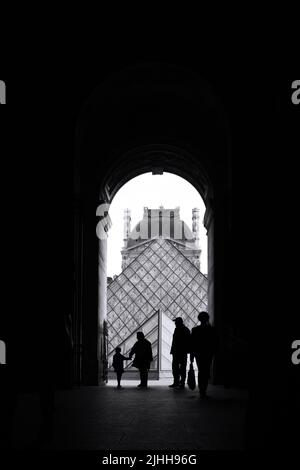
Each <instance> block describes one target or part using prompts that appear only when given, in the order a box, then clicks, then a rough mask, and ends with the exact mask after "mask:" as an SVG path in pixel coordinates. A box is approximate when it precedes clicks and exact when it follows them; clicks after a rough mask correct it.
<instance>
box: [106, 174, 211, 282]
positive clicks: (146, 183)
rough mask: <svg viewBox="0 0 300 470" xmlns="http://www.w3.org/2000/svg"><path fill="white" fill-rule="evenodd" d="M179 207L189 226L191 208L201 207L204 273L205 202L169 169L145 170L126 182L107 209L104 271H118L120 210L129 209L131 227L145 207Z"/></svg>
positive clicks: (193, 189) (116, 272) (205, 257)
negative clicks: (159, 172)
mask: <svg viewBox="0 0 300 470" xmlns="http://www.w3.org/2000/svg"><path fill="white" fill-rule="evenodd" d="M159 206H163V207H164V208H165V209H174V208H175V207H178V206H179V207H180V218H181V220H183V221H184V222H186V223H187V225H188V226H189V228H190V229H192V209H193V208H198V209H200V248H201V250H202V253H201V258H200V262H201V271H202V272H203V273H204V274H206V273H207V235H206V229H205V228H204V226H203V218H204V213H205V205H204V202H203V200H202V198H201V196H200V194H199V193H198V191H197V190H196V189H195V188H194V186H192V185H191V184H190V183H189V182H188V181H186V180H185V179H184V178H181V177H180V176H177V175H173V174H171V173H164V174H163V175H152V173H145V174H143V175H140V176H137V177H136V178H133V179H132V180H130V181H129V182H128V183H126V184H125V185H124V186H122V188H121V189H120V190H119V191H118V192H117V194H116V195H115V197H114V199H113V201H112V203H111V206H110V209H109V215H110V217H111V221H112V226H111V228H110V230H109V234H108V241H107V244H108V246H107V249H108V257H107V258H108V259H107V275H108V276H110V277H112V276H113V275H115V274H120V272H121V262H122V258H121V249H122V247H123V232H124V230H123V227H124V224H123V213H124V209H127V208H128V209H130V210H131V230H132V229H133V228H134V227H135V225H136V224H137V223H138V222H139V221H140V220H141V219H142V218H143V212H144V207H148V208H149V209H158V208H159Z"/></svg>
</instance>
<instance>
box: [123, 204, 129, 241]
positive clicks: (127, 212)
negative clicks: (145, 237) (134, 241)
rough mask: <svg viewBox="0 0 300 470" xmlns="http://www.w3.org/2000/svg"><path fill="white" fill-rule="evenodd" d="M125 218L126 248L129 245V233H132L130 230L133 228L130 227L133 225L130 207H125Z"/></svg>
mask: <svg viewBox="0 0 300 470" xmlns="http://www.w3.org/2000/svg"><path fill="white" fill-rule="evenodd" d="M123 220H124V247H125V248H126V247H127V242H128V239H129V235H130V232H131V228H130V225H131V211H130V209H124V216H123Z"/></svg>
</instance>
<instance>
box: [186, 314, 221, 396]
mask: <svg viewBox="0 0 300 470" xmlns="http://www.w3.org/2000/svg"><path fill="white" fill-rule="evenodd" d="M198 320H199V321H200V322H201V324H200V325H199V326H196V327H195V328H193V329H192V334H191V354H190V359H191V362H194V358H196V363H197V367H198V387H199V392H200V396H201V398H206V396H207V395H206V390H207V386H208V379H209V378H210V366H211V361H212V358H213V355H214V353H215V350H216V345H217V337H216V332H215V328H214V327H213V326H211V324H210V323H209V315H208V313H207V312H200V313H199V315H198Z"/></svg>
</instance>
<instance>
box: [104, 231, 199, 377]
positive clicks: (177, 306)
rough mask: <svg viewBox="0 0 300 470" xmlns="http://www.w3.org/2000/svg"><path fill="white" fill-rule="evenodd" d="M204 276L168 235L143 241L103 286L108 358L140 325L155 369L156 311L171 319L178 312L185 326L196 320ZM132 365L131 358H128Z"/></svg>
mask: <svg viewBox="0 0 300 470" xmlns="http://www.w3.org/2000/svg"><path fill="white" fill-rule="evenodd" d="M207 289H208V280H207V277H206V276H205V275H204V274H202V273H201V272H200V271H199V269H197V268H196V267H195V266H194V265H193V263H192V262H191V261H189V260H188V259H187V258H186V257H185V256H184V254H183V253H182V252H181V251H180V250H179V249H178V248H177V247H176V242H174V241H173V240H170V239H163V238H157V239H153V240H151V241H150V242H149V243H145V245H144V249H143V251H142V252H141V253H140V254H139V255H138V256H137V257H136V259H135V260H134V261H132V262H131V263H130V265H129V266H127V267H126V268H125V269H124V271H123V272H122V273H121V274H120V275H119V276H117V277H116V278H115V279H114V281H112V282H111V283H110V284H109V285H108V288H107V309H108V311H107V322H108V363H109V365H110V366H111V363H112V356H113V354H114V349H115V348H116V347H117V346H120V347H121V349H122V353H123V354H125V355H127V354H128V353H129V351H130V349H131V348H132V346H133V344H134V343H135V341H136V332H137V331H143V332H144V334H145V336H146V338H147V339H149V340H150V341H151V343H152V349H153V356H154V361H153V362H152V364H151V369H157V367H158V357H157V355H158V354H157V353H158V350H157V335H158V327H157V316H156V315H155V313H157V311H158V310H160V311H162V312H164V313H165V314H166V315H167V316H168V317H169V318H170V319H171V320H173V319H174V318H176V317H178V316H181V317H182V318H183V320H184V323H185V325H186V326H187V327H188V328H190V329H191V328H193V327H194V326H195V325H196V324H197V323H198V320H197V315H198V313H199V311H201V310H207ZM127 368H128V369H130V368H131V363H130V364H128V363H127Z"/></svg>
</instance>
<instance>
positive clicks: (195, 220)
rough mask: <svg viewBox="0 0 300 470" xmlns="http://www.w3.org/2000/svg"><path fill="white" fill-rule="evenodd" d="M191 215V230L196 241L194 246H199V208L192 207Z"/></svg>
mask: <svg viewBox="0 0 300 470" xmlns="http://www.w3.org/2000/svg"><path fill="white" fill-rule="evenodd" d="M192 212H193V217H192V222H193V224H192V230H193V235H194V237H195V241H196V247H197V248H199V220H200V216H199V209H193V211H192Z"/></svg>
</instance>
